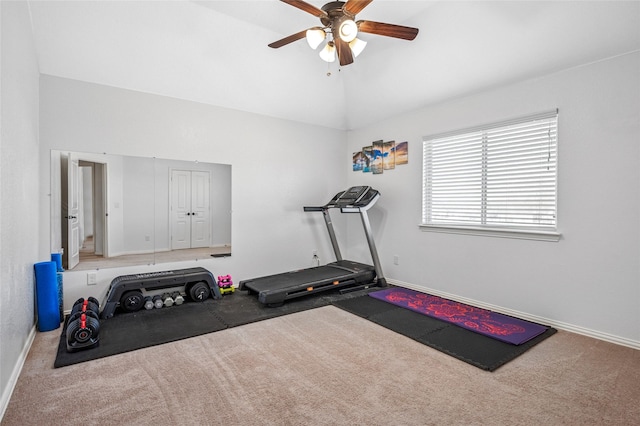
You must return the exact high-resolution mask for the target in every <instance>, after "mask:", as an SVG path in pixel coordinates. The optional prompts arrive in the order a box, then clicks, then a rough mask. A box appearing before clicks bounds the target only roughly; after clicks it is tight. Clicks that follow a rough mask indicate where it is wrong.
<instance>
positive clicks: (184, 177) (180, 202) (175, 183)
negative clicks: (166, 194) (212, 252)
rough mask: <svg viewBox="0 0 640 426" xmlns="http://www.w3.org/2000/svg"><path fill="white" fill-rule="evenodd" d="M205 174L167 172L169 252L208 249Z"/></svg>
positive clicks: (207, 189)
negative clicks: (198, 248) (169, 223)
mask: <svg viewBox="0 0 640 426" xmlns="http://www.w3.org/2000/svg"><path fill="white" fill-rule="evenodd" d="M209 198H210V196H209V172H199V171H188V170H172V171H171V212H170V214H171V249H172V250H177V249H185V248H196V247H208V246H209V241H210V239H211V238H210V234H211V232H210V228H211V223H210V222H211V218H210V213H209V204H210V199H209Z"/></svg>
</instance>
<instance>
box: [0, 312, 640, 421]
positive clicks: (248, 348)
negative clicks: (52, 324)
mask: <svg viewBox="0 0 640 426" xmlns="http://www.w3.org/2000/svg"><path fill="white" fill-rule="evenodd" d="M59 336H60V330H55V331H51V332H47V333H37V335H36V338H35V341H34V343H33V346H32V348H31V351H30V352H29V355H28V357H27V360H26V362H25V365H24V368H23V369H22V373H21V375H20V377H19V378H18V382H17V384H16V387H15V390H14V392H13V395H12V397H11V400H10V403H9V405H8V407H7V410H6V412H5V414H4V417H3V419H2V422H1V424H2V426H14V425H16V426H18V425H19V426H22V425H44V424H46V425H62V424H64V425H69V426H74V425H83V426H85V425H103V424H126V425H134V424H135V425H153V426H163V425H205V424H206V425H224V426H229V425H261V426H263V425H509V426H518V425H635V424H637V421H638V418H640V405H639V404H638V401H639V400H640V387H638V383H640V351H637V350H634V349H630V348H625V347H622V346H617V345H614V344H610V343H606V342H602V341H598V340H595V339H590V338H587V337H583V336H579V335H575V334H572V333H567V332H563V331H560V332H558V333H557V334H556V335H554V336H553V337H552V338H550V339H547V340H545V341H543V342H541V343H540V344H538V345H536V346H535V347H533V348H532V349H530V350H529V351H527V352H526V353H524V354H523V355H522V356H520V357H518V358H516V359H514V360H513V361H511V362H509V363H508V364H506V365H504V366H503V367H501V368H499V369H498V370H497V371H495V372H493V373H488V372H486V371H483V370H480V369H478V368H476V367H473V366H471V365H468V364H466V363H464V362H460V361H459V360H457V359H455V358H453V357H450V356H448V355H446V354H444V353H442V352H439V351H436V350H434V349H432V348H430V347H428V346H426V345H423V344H420V343H418V342H416V341H414V340H412V339H409V338H407V337H405V336H403V335H401V334H398V333H395V332H392V331H390V330H387V329H386V328H384V327H381V326H379V325H377V324H375V323H373V322H371V321H367V320H365V319H363V318H360V317H358V316H355V315H352V314H350V313H348V312H346V311H344V310H341V309H338V308H336V307H334V306H325V307H321V308H317V309H310V310H307V311H304V312H298V313H293V314H291V315H286V316H281V317H277V318H272V319H268V320H264V321H259V322H255V323H252V324H247V325H243V326H239V327H235V328H230V329H226V330H222V331H220V332H216V333H210V334H205V335H202V336H199V337H194V338H190V339H184V340H180V341H176V342H172V343H167V344H164V345H159V346H153V347H149V348H145V349H140V350H137V351H133V352H127V353H123V354H120V355H114V356H110V357H106V358H102V359H98V360H94V361H88V362H84V363H80V364H75V365H71V366H68V367H64V368H53V360H54V359H55V354H56V346H57V343H58V340H59Z"/></svg>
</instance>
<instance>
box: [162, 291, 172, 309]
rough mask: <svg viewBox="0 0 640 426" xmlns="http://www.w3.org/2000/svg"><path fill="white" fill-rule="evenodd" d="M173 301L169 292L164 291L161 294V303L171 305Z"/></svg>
mask: <svg viewBox="0 0 640 426" xmlns="http://www.w3.org/2000/svg"><path fill="white" fill-rule="evenodd" d="M173 302H174V300H173V297H171V295H170V294H169V293H165V294H163V295H162V303H164V306H167V307H169V306H173Z"/></svg>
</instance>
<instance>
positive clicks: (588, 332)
mask: <svg viewBox="0 0 640 426" xmlns="http://www.w3.org/2000/svg"><path fill="white" fill-rule="evenodd" d="M387 282H388V283H389V284H392V285H395V286H398V287H404V288H408V289H411V290H415V291H420V292H423V293H429V294H433V295H434V296H440V297H444V298H445V299H450V300H454V301H456V302H460V303H466V304H468V305H472V306H476V307H478V308H483V309H488V310H490V311H494V312H498V313H501V314H505V315H510V316H513V317H517V318H522V319H524V320H527V321H532V322H537V323H540V324H544V325H548V326H551V327H554V328H557V329H558V330H564V331H569V332H572V333H576V334H581V335H583V336H587V337H593V338H594V339H598V340H604V341H605V342H610V343H615V344H617V345H622V346H627V347H629V348H633V349H640V342H639V341H636V340H632V339H627V338H626V337H620V336H616V335H614V334H609V333H603V332H601V331H598V330H592V329H589V328H585V327H580V326H578V325H574V324H569V323H566V322H562V321H557V320H554V319H550V318H544V317H540V316H537V315H531V314H528V313H526V312H519V311H515V310H513V309H507V308H503V307H502V306H496V305H491V304H489V303H484V302H480V301H478V300H473V299H468V298H466V297H461V296H458V295H455V294H451V293H446V292H444V291H440V290H435V289H432V288H428V287H423V286H417V285H415V284H410V283H406V282H403V281H398V280H394V279H391V278H387Z"/></svg>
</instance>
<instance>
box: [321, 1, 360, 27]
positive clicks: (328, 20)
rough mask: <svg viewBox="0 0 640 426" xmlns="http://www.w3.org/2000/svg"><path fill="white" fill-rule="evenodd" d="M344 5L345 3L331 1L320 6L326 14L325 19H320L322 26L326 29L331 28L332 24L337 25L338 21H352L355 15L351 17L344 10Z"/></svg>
mask: <svg viewBox="0 0 640 426" xmlns="http://www.w3.org/2000/svg"><path fill="white" fill-rule="evenodd" d="M344 4H345V3H344V2H343V1H332V2H329V3H327V4H325V5H324V6H322V10H324V11H325V12H327V16H326V17H321V18H320V22H322V25H324V26H326V27H332V26H333V24H335V23H337V22H338V21H343V20H346V19H354V18H355V15H352V14H350V13H349V12H347V11H346V10H344ZM340 18H342V19H340Z"/></svg>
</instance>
